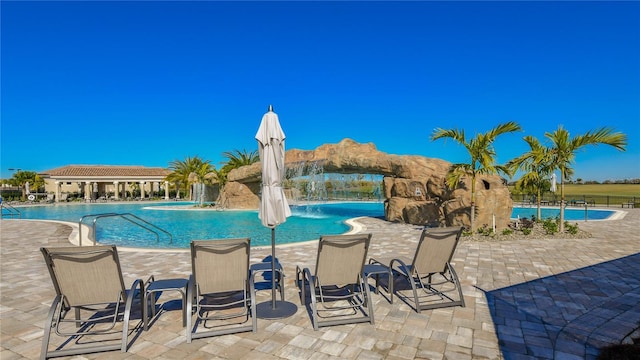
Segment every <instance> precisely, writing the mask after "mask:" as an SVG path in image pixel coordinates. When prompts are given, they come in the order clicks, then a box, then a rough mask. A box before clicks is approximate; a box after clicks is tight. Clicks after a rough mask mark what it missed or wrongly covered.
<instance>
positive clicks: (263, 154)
mask: <svg viewBox="0 0 640 360" xmlns="http://www.w3.org/2000/svg"><path fill="white" fill-rule="evenodd" d="M256 140H258V153H259V155H260V163H261V166H262V196H261V197H260V208H259V210H258V217H259V218H260V221H261V222H262V225H264V226H266V227H268V228H271V301H270V302H267V303H260V304H258V305H257V312H258V316H259V317H262V318H266V319H279V318H284V317H287V316H291V315H293V314H294V313H295V312H296V311H297V306H296V305H295V304H293V303H291V302H287V301H276V285H275V277H276V272H275V270H276V265H275V264H276V261H277V259H276V248H275V243H276V235H275V230H276V226H278V225H280V224H282V223H284V222H285V221H287V217H289V216H291V209H290V208H289V203H288V202H287V198H286V197H285V196H284V190H283V189H282V181H283V180H284V177H285V172H286V169H285V166H284V142H285V135H284V131H282V127H280V120H279V119H278V115H277V114H276V113H275V112H273V107H272V106H271V105H269V111H267V113H265V114H264V115H263V116H262V121H261V122H260V127H259V128H258V132H257V133H256ZM269 305H270V306H269Z"/></svg>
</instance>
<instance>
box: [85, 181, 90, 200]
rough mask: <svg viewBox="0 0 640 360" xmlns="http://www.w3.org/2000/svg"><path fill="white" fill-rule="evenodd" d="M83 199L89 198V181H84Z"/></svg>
mask: <svg viewBox="0 0 640 360" xmlns="http://www.w3.org/2000/svg"><path fill="white" fill-rule="evenodd" d="M84 199H85V200H91V183H90V182H85V183H84Z"/></svg>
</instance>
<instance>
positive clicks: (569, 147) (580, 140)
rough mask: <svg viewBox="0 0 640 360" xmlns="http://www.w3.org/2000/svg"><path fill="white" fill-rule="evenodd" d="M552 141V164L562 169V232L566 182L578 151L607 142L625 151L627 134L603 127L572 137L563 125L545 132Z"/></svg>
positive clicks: (562, 228)
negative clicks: (552, 130) (550, 131)
mask: <svg viewBox="0 0 640 360" xmlns="http://www.w3.org/2000/svg"><path fill="white" fill-rule="evenodd" d="M544 136H545V137H547V139H549V140H550V141H551V143H552V146H551V148H550V150H551V153H552V162H551V163H552V166H553V168H554V169H560V179H561V181H560V232H563V231H564V182H565V180H569V179H570V178H571V175H572V173H573V168H572V167H571V166H572V164H573V163H574V162H575V157H576V152H577V151H578V150H579V149H581V148H583V147H585V146H587V145H596V146H597V145H599V144H605V145H610V146H613V147H614V148H616V149H618V150H620V151H625V150H626V148H625V147H626V145H627V136H626V135H625V134H623V133H621V132H615V133H614V132H613V129H612V128H608V127H603V128H600V129H597V130H595V131H588V132H587V133H586V134H584V135H576V136H574V137H571V136H570V134H569V131H567V130H566V129H564V128H563V127H562V125H560V126H558V129H557V130H556V131H554V132H552V133H548V132H547V133H545V134H544Z"/></svg>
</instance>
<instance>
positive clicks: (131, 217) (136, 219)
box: [78, 213, 173, 246]
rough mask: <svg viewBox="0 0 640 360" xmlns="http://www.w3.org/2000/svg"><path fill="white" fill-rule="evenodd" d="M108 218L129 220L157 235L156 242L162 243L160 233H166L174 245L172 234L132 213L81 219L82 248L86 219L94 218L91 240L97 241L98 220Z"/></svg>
mask: <svg viewBox="0 0 640 360" xmlns="http://www.w3.org/2000/svg"><path fill="white" fill-rule="evenodd" d="M106 217H119V218H121V219H124V220H127V221H129V222H130V223H132V224H134V225H137V226H138V227H140V228H143V229H145V230H147V231H149V232H152V233H154V234H155V235H156V242H160V233H164V234H166V235H167V236H169V244H172V243H173V235H171V233H170V232H168V231H166V230H164V229H162V228H160V227H158V226H156V225H153V224H152V223H150V222H148V221H146V220H144V219H142V218H140V217H138V216H136V215H133V214H131V213H103V214H92V215H85V216H83V217H81V218H80V221H79V222H78V238H79V243H80V246H82V223H83V221H84V220H85V219H87V218H93V222H92V224H91V233H90V234H89V235H90V237H91V238H93V241H94V242H95V241H96V225H97V221H98V219H101V218H106Z"/></svg>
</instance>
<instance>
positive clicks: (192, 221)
mask: <svg viewBox="0 0 640 360" xmlns="http://www.w3.org/2000/svg"><path fill="white" fill-rule="evenodd" d="M19 209H20V212H21V213H22V218H23V219H44V220H62V221H69V222H73V223H75V224H77V223H78V221H79V220H80V218H81V217H83V216H85V215H97V214H104V213H119V214H122V213H130V214H133V215H135V216H138V217H140V218H142V219H143V220H146V221H149V222H150V223H152V224H154V225H155V226H158V227H160V228H162V229H164V230H166V231H169V232H170V233H171V235H172V238H169V237H168V236H163V234H160V238H159V239H157V238H156V235H155V234H154V233H151V232H149V231H147V230H144V229H143V228H140V227H138V226H135V225H133V224H131V223H129V222H127V221H126V220H123V219H122V218H118V217H108V218H100V219H99V220H98V222H97V223H98V226H97V229H96V238H97V239H98V241H99V242H101V243H105V244H114V245H118V246H124V247H143V248H183V249H184V248H188V247H189V243H190V242H191V240H198V239H216V238H233V237H250V238H251V243H252V245H253V246H266V245H270V244H271V230H270V229H269V228H266V227H264V226H262V224H261V223H260V220H259V219H258V212H257V210H227V211H217V210H212V209H202V208H198V207H194V204H193V203H191V202H181V203H180V202H178V203H177V202H166V203H164V202H157V203H155V202H154V203H148V202H147V203H145V202H135V203H105V204H54V205H47V206H30V207H20V208H19ZM291 211H292V216H291V217H289V218H288V219H287V221H286V222H285V223H284V224H282V225H279V226H278V227H277V228H276V239H277V242H278V244H287V243H295V242H301V241H307V240H315V239H318V238H319V237H320V235H333V234H342V233H345V232H347V231H348V230H349V225H347V224H346V223H345V221H346V220H347V219H351V218H354V217H359V216H369V217H379V218H383V217H384V205H383V203H382V202H340V203H321V204H313V205H299V206H291ZM536 211H537V209H536V208H535V207H527V208H521V207H514V209H513V213H512V218H514V219H515V218H517V217H518V216H519V217H520V218H524V217H528V218H531V216H535V215H536ZM614 213H615V211H612V210H598V209H589V210H588V212H587V214H588V217H589V218H588V219H589V220H602V219H606V218H609V217H610V216H611V215H612V214H614ZM558 215H559V209H558V208H542V218H543V219H546V218H555V217H557V216H558ZM584 216H585V211H584V210H583V209H565V219H566V220H568V221H583V220H584ZM90 220H92V219H91V218H90V219H89V221H85V222H84V223H85V224H90V223H91V221H90ZM84 236H86V235H83V237H84Z"/></svg>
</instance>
